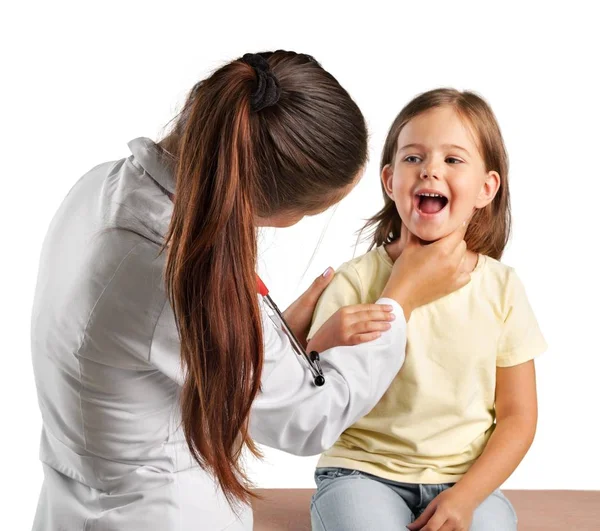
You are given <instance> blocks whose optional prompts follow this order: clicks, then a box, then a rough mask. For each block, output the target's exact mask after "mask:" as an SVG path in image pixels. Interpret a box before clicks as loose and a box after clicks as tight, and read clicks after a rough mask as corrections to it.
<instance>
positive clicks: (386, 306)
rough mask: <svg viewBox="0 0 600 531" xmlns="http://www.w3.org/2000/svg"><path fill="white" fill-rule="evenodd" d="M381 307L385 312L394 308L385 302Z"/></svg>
mask: <svg viewBox="0 0 600 531" xmlns="http://www.w3.org/2000/svg"><path fill="white" fill-rule="evenodd" d="M383 309H384V311H386V312H391V311H392V310H393V309H394V307H393V306H391V305H390V304H386V305H384V306H383Z"/></svg>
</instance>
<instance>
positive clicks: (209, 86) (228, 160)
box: [32, 51, 469, 531]
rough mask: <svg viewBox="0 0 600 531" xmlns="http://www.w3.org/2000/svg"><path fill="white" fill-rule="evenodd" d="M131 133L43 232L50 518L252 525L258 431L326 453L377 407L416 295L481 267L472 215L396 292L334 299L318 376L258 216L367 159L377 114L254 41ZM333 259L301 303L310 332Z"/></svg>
mask: <svg viewBox="0 0 600 531" xmlns="http://www.w3.org/2000/svg"><path fill="white" fill-rule="evenodd" d="M129 148H130V150H131V155H130V156H129V157H127V158H124V159H121V160H118V161H115V162H108V163H105V164H101V165H99V166H96V167H95V168H93V169H92V170H91V171H90V172H89V173H87V174H86V175H85V176H83V177H82V178H81V179H80V180H79V182H78V183H77V184H76V185H75V186H74V188H73V189H72V190H71V192H70V193H69V195H68V196H67V197H66V199H65V200H64V202H63V204H62V205H61V207H60V209H59V211H58V212H57V214H56V215H55V217H54V219H53V221H52V223H51V226H50V229H49V231H48V234H47V237H46V240H45V243H44V246H43V250H42V256H41V262H40V270H39V276H38V282H37V288H36V295H35V301H34V308H33V317H32V349H33V363H34V370H35V378H36V384H37V390H38V397H39V405H40V409H41V412H42V417H43V430H42V437H41V448H40V458H41V461H42V466H43V469H44V483H43V486H42V490H41V494H40V498H39V504H38V509H37V513H36V517H35V522H34V529H35V530H38V531H41V530H47V531H50V530H52V531H56V530H58V529H70V530H82V531H83V530H92V529H93V530H95V531H109V530H110V531H116V530H124V529H126V530H128V531H137V530H144V531H147V530H150V529H152V530H154V529H156V530H160V531H167V530H179V531H184V530H185V531H188V530H190V531H191V530H199V529H207V530H210V531H217V530H224V529H227V530H230V531H233V530H250V529H252V513H251V510H250V508H249V505H248V500H249V498H250V495H251V494H250V490H249V484H248V482H247V478H246V476H245V474H244V469H243V466H242V461H241V452H242V450H249V451H250V452H252V453H256V452H257V450H256V447H255V442H260V443H263V444H266V445H269V446H272V447H274V448H279V449H282V450H284V451H287V452H291V453H294V454H299V455H309V454H316V453H318V452H321V451H322V450H324V449H326V448H327V447H329V446H330V445H331V444H332V443H333V442H334V441H335V440H336V439H337V437H338V436H339V434H340V433H341V432H342V431H343V430H344V429H345V428H346V427H347V426H349V425H351V424H352V423H354V422H355V421H356V420H357V419H358V418H359V417H361V416H362V415H364V414H366V413H367V412H368V411H369V410H370V409H371V408H372V407H373V406H374V405H375V404H376V403H377V401H378V400H379V398H380V397H381V396H382V395H383V393H384V392H385V390H386V389H387V387H388V385H389V384H390V382H391V381H392V379H393V378H394V376H395V375H396V373H397V372H398V370H399V369H400V367H401V365H402V362H403V360H404V347H405V337H406V336H405V326H406V321H407V320H408V318H409V316H410V313H411V311H412V310H413V309H414V308H415V307H418V306H420V305H422V304H425V303H428V302H430V301H432V300H434V299H436V298H438V297H441V296H443V295H445V294H447V293H450V292H452V291H454V290H455V289H458V288H459V287H461V286H463V285H465V284H466V283H467V282H468V280H469V277H468V275H467V274H465V273H462V272H461V267H460V264H461V262H462V258H463V256H464V250H465V246H464V242H463V241H462V236H463V235H462V234H458V233H457V234H454V235H451V236H449V237H448V238H447V239H446V240H443V241H441V242H438V243H436V244H433V245H430V246H427V247H421V246H420V245H418V244H417V243H413V244H412V245H410V246H409V247H408V248H407V249H406V250H405V252H404V253H403V254H402V256H401V257H400V259H398V261H397V262H396V264H395V266H394V273H393V274H392V277H391V279H390V281H389V284H388V286H387V288H386V290H385V292H384V298H382V299H380V300H379V301H378V305H371V306H368V307H353V308H349V309H344V310H342V311H341V313H338V314H336V315H334V316H333V317H332V318H331V320H330V321H329V322H328V323H327V324H326V325H325V326H324V327H323V328H322V329H321V331H320V332H319V334H317V336H315V338H314V339H313V341H312V344H311V345H308V348H310V349H313V348H314V349H316V350H319V351H320V352H321V363H322V367H323V370H324V373H325V379H326V383H325V385H324V386H322V387H316V386H315V385H314V384H313V381H312V377H311V374H310V372H309V371H307V370H306V369H305V367H304V366H303V365H301V364H300V363H299V362H298V359H297V358H298V356H297V355H296V354H295V353H294V351H293V350H292V348H291V346H290V343H289V341H288V339H287V336H285V335H284V334H283V333H282V332H281V331H280V330H278V329H277V328H276V327H275V326H274V325H273V324H272V322H271V321H270V320H269V319H268V318H266V314H265V310H264V308H262V306H261V303H259V298H258V296H257V283H256V277H255V267H256V259H257V246H256V230H257V227H260V226H273V227H284V226H289V225H293V224H294V223H296V222H298V221H299V220H300V219H302V217H303V216H307V215H312V214H316V213H318V212H321V211H323V210H325V209H327V208H328V207H330V206H331V205H333V204H335V203H336V202H338V201H340V200H341V199H342V198H343V197H344V196H345V195H346V194H348V192H349V191H350V190H351V189H352V188H353V187H354V185H355V184H356V183H357V181H358V180H359V179H360V176H361V174H362V171H363V167H364V166H365V162H366V159H367V132H366V127H365V121H364V118H363V116H362V114H361V113H360V111H359V109H358V107H357V106H356V104H355V103H354V102H353V101H352V99H351V98H350V96H349V95H348V93H347V92H346V91H345V90H344V89H343V88H342V87H341V86H340V85H339V84H338V83H337V81H336V80H335V79H334V78H333V77H332V76H331V75H330V74H329V73H328V72H326V71H325V70H323V68H322V67H321V66H320V65H319V63H317V62H316V61H315V60H314V59H313V58H312V57H309V56H307V55H302V54H296V53H292V52H284V51H277V52H274V53H263V54H247V55H245V56H244V57H243V58H242V59H239V60H236V61H233V62H231V63H229V64H226V65H225V66H223V67H222V68H220V69H218V70H217V71H216V72H214V73H213V74H212V75H211V76H210V77H209V78H207V79H205V80H203V81H201V82H199V83H198V84H197V85H196V86H195V87H194V88H193V89H192V91H191V93H190V95H189V97H188V99H187V102H186V103H185V106H184V108H183V110H182V112H181V114H180V115H179V117H178V118H177V119H176V121H175V123H174V126H173V128H172V130H171V132H170V133H169V134H168V136H166V138H164V139H163V140H162V141H161V142H160V143H159V144H155V143H154V142H152V141H151V140H149V139H143V138H142V139H136V140H133V141H132V142H130V144H129ZM331 277H332V273H331V271H328V274H326V275H325V276H324V277H322V278H320V279H317V281H316V282H315V283H314V284H313V286H312V287H311V288H310V289H309V290H308V291H307V292H306V293H305V294H304V295H303V296H302V297H301V298H300V299H299V300H298V301H297V302H296V303H294V304H293V305H292V307H291V308H290V309H289V310H288V311H287V313H286V317H287V320H288V321H289V323H290V326H291V328H292V329H293V330H294V331H295V333H296V334H297V335H298V336H299V338H300V340H301V341H305V337H306V333H307V330H308V327H309V324H310V319H311V315H312V310H313V308H314V305H315V303H316V300H317V299H318V297H319V295H320V293H321V292H322V290H323V289H324V288H325V286H326V285H327V283H328V281H329V280H330V279H331ZM390 310H391V311H390ZM391 315H393V316H395V319H393V320H392V317H390V316H391ZM351 345H352V346H351ZM332 347H333V348H332Z"/></svg>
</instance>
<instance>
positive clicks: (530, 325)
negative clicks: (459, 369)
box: [496, 269, 548, 367]
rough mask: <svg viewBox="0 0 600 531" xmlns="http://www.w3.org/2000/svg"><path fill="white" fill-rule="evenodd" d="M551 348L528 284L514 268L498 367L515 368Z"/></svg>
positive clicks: (508, 288)
mask: <svg viewBox="0 0 600 531" xmlns="http://www.w3.org/2000/svg"><path fill="white" fill-rule="evenodd" d="M547 348H548V345H547V344H546V341H545V339H544V336H543V335H542V332H541V330H540V327H539V325H538V322H537V319H536V318H535V315H534V313H533V309H532V308H531V305H530V304H529V300H528V299H527V294H526V293H525V287H524V286H523V283H522V282H521V280H520V279H519V277H518V276H517V274H516V273H515V271H514V270H512V269H511V270H510V273H509V276H508V281H507V284H506V290H505V304H504V325H503V332H502V335H501V337H500V340H499V343H498V352H497V356H496V366H497V367H512V366H513V365H519V364H521V363H525V362H526V361H529V360H532V359H533V358H535V357H537V356H538V355H540V354H542V353H543V352H545V351H546V349H547Z"/></svg>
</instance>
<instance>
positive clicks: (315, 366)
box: [256, 275, 325, 387]
mask: <svg viewBox="0 0 600 531" xmlns="http://www.w3.org/2000/svg"><path fill="white" fill-rule="evenodd" d="M256 282H257V284H258V293H259V295H260V296H261V297H262V298H263V301H264V302H265V304H266V305H267V306H268V307H269V309H270V310H271V311H272V312H273V315H274V316H275V317H276V318H277V321H278V323H276V324H277V325H278V326H280V327H281V329H282V330H283V331H284V332H285V334H286V335H287V336H288V338H289V340H290V343H291V344H292V348H293V349H294V351H295V352H296V354H298V355H299V356H300V357H301V358H302V359H304V361H305V362H306V364H307V365H308V369H309V371H310V373H311V375H312V377H313V382H314V384H315V385H316V386H317V387H321V386H322V385H323V384H324V383H325V376H324V375H323V370H322V369H321V364H320V363H319V362H320V358H319V353H318V352H315V351H313V352H311V353H310V354H309V353H307V352H306V350H305V349H304V348H303V347H302V345H301V344H300V341H298V338H297V337H296V335H295V334H294V332H292V330H291V329H290V327H289V325H288V324H287V322H286V321H285V319H284V318H283V314H282V313H281V312H280V311H279V308H278V307H277V305H276V304H275V303H274V302H273V299H271V297H270V295H269V290H268V288H267V286H266V285H265V283H264V282H263V281H262V280H261V278H260V277H259V276H258V275H256Z"/></svg>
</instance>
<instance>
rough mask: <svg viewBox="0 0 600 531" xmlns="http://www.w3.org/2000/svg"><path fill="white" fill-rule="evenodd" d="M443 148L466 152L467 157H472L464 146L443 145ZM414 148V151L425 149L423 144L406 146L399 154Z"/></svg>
mask: <svg viewBox="0 0 600 531" xmlns="http://www.w3.org/2000/svg"><path fill="white" fill-rule="evenodd" d="M441 147H442V148H443V149H457V150H459V151H463V152H465V153H466V154H467V155H470V153H469V150H467V149H465V148H464V147H462V146H459V145H458V144H443V145H442V146H441ZM413 148H414V149H421V150H423V149H425V148H424V146H423V144H406V145H405V146H402V147H401V148H400V149H399V150H398V152H400V151H405V150H407V149H413Z"/></svg>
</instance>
